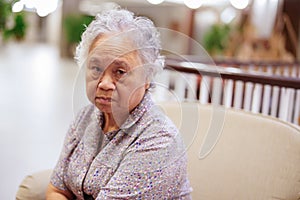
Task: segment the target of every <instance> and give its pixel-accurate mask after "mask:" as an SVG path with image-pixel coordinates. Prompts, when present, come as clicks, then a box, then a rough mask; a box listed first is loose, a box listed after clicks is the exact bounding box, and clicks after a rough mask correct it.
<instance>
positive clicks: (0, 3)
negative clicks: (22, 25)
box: [0, 0, 11, 32]
mask: <svg viewBox="0 0 300 200" xmlns="http://www.w3.org/2000/svg"><path fill="white" fill-rule="evenodd" d="M10 14H11V3H9V2H8V1H6V0H0V32H2V31H3V30H4V29H5V27H6V22H7V20H8V18H9V16H10Z"/></svg>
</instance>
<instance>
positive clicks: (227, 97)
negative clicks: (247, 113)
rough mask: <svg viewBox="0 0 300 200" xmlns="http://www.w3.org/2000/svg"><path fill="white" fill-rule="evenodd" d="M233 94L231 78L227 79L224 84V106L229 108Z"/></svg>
mask: <svg viewBox="0 0 300 200" xmlns="http://www.w3.org/2000/svg"><path fill="white" fill-rule="evenodd" d="M232 95H233V80H230V79H227V80H226V81H225V86H224V96H223V104H224V106H225V107H226V108H230V107H231V105H232Z"/></svg>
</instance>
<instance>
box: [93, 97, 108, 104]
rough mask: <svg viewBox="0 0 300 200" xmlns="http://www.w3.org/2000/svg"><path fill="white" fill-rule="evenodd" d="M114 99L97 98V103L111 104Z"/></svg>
mask: <svg viewBox="0 0 300 200" xmlns="http://www.w3.org/2000/svg"><path fill="white" fill-rule="evenodd" d="M111 101H112V99H111V98H110V97H96V98H95V102H96V103H98V104H111Z"/></svg>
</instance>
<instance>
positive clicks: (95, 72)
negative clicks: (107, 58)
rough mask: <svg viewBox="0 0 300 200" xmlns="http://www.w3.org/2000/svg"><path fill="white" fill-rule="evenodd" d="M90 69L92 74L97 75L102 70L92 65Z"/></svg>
mask: <svg viewBox="0 0 300 200" xmlns="http://www.w3.org/2000/svg"><path fill="white" fill-rule="evenodd" d="M91 71H92V74H93V76H99V75H100V74H101V73H102V71H103V70H102V69H101V68H100V67H97V66H93V67H91Z"/></svg>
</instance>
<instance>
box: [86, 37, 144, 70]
mask: <svg viewBox="0 0 300 200" xmlns="http://www.w3.org/2000/svg"><path fill="white" fill-rule="evenodd" d="M88 60H89V62H91V61H93V62H102V63H103V62H105V63H112V62H120V63H122V62H130V63H132V64H135V62H137V63H136V64H141V63H140V62H141V59H140V58H139V56H138V53H137V50H136V49H135V48H133V45H132V43H131V42H130V40H129V39H128V38H127V37H122V36H120V35H113V36H106V35H103V36H101V37H97V38H96V39H95V40H94V42H93V43H92V45H91V48H90V51H89V55H88Z"/></svg>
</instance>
